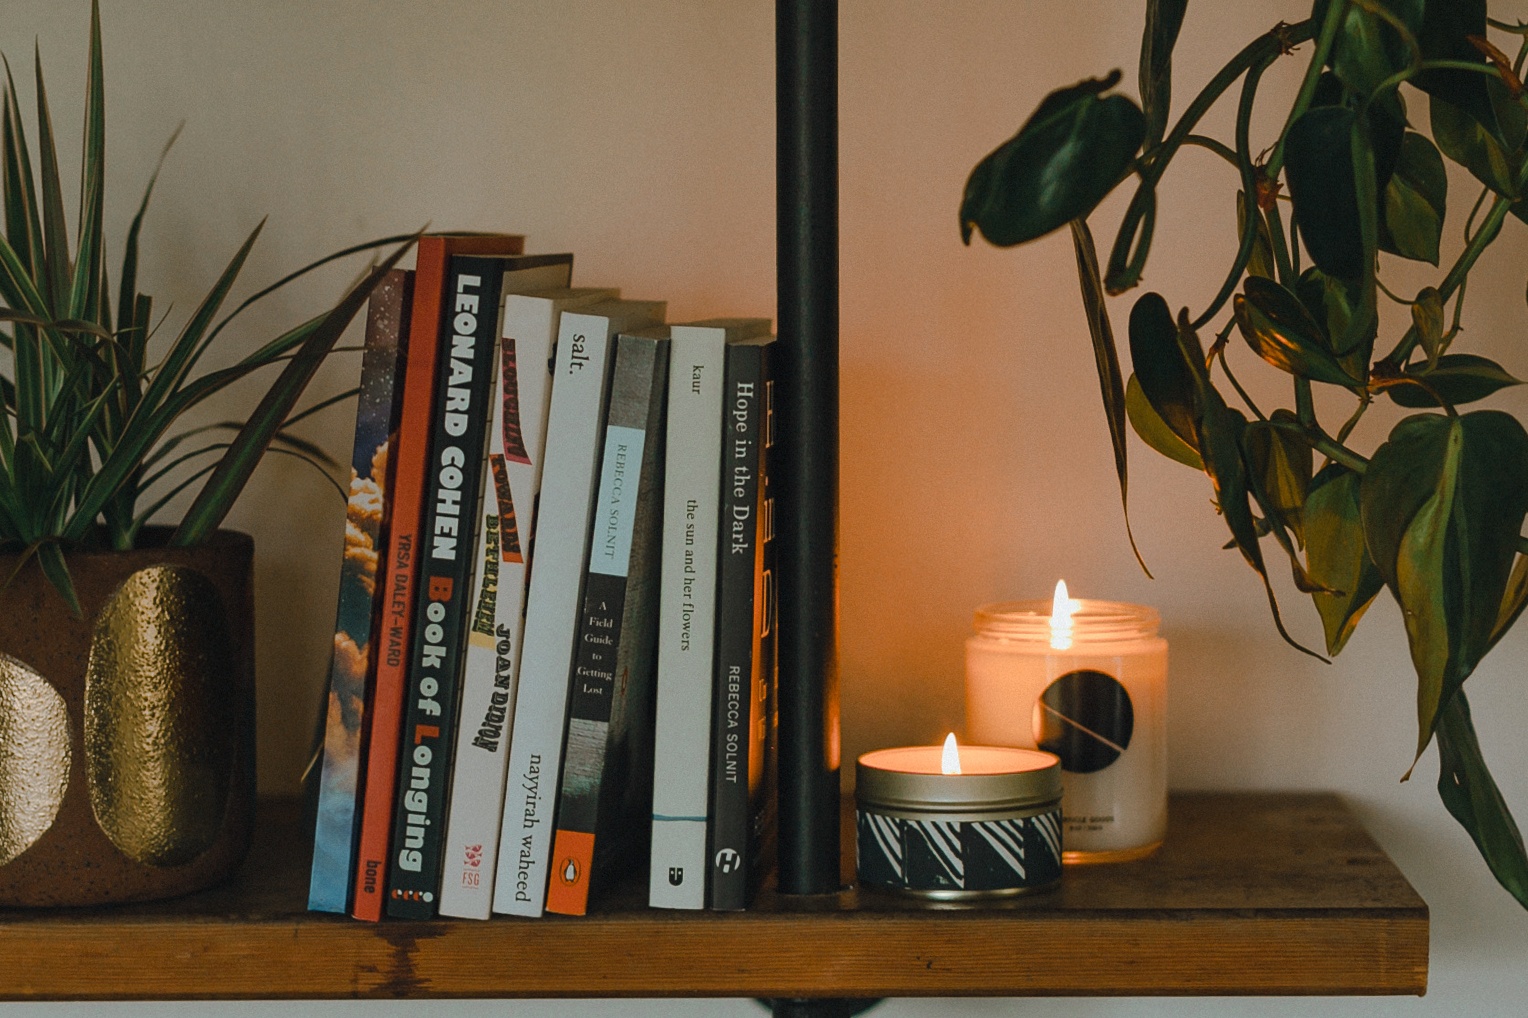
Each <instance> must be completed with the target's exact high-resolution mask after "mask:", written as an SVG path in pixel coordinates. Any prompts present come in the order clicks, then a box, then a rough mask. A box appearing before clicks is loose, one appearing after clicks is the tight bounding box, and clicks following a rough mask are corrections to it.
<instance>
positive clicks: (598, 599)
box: [546, 336, 668, 915]
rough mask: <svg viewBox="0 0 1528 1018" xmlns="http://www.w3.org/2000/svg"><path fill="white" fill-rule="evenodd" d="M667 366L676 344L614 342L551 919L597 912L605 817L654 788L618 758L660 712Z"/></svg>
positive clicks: (641, 764) (642, 765)
mask: <svg viewBox="0 0 1528 1018" xmlns="http://www.w3.org/2000/svg"><path fill="white" fill-rule="evenodd" d="M667 368H668V340H667V339H649V338H644V337H638V336H621V337H620V338H619V339H618V340H617V345H616V353H615V368H614V370H613V373H612V376H611V382H610V405H609V411H608V414H607V423H606V426H605V441H604V454H603V457H602V462H601V467H600V479H599V489H598V491H599V494H598V498H597V499H596V501H595V511H594V523H593V526H592V528H591V530H590V537H589V554H588V556H587V559H588V567H587V568H586V570H585V573H584V596H583V611H582V613H581V615H580V622H579V629H578V637H577V642H576V651H575V654H576V656H575V659H574V665H573V675H572V679H571V686H572V692H571V695H570V697H569V705H568V732H567V741H566V748H565V749H564V751H563V765H562V786H561V790H560V793H559V797H558V805H557V830H556V832H555V834H554V835H553V838H552V867H551V879H550V882H549V885H548V890H547V900H546V908H547V911H549V912H557V913H561V914H563V915H583V914H584V913H585V912H587V911H588V907H589V888H590V884H591V882H592V880H593V878H594V873H595V866H596V863H595V858H596V847H597V839H598V838H599V836H600V829H601V827H602V826H605V825H608V823H609V819H608V817H607V816H602V815H601V814H602V812H605V813H608V812H609V811H611V810H613V809H615V808H617V807H616V805H615V804H616V803H617V802H620V801H622V800H624V799H625V795H624V794H623V793H624V790H625V788H624V786H626V785H627V784H628V783H635V784H637V785H645V783H646V782H645V780H644V776H643V775H642V774H639V773H636V771H639V770H640V771H645V770H647V769H648V767H649V765H648V764H647V763H646V762H645V761H640V760H632V759H617V754H616V753H615V752H613V749H612V743H613V742H614V741H616V739H617V738H618V737H620V736H626V737H627V742H626V743H625V744H626V745H628V746H629V737H630V736H631V734H632V728H633V721H634V718H633V715H645V714H646V713H647V711H646V710H645V709H644V706H643V705H644V704H650V703H651V691H652V671H653V662H652V653H651V652H652V637H653V633H652V628H653V624H654V622H655V620H656V617H657V603H656V601H655V593H656V591H655V589H654V588H655V580H656V571H657V561H656V559H657V537H658V523H659V519H660V514H659V511H658V490H659V488H660V487H661V479H660V477H659V472H660V471H661V470H662V462H663V461H662V439H663V436H662V412H663V403H664V396H665V392H664V389H665V387H666V382H667ZM638 723H639V724H641V725H642V726H643V728H644V729H645V730H646V731H647V732H650V730H651V728H650V724H649V723H648V722H646V720H645V719H644V720H642V721H641V722H638ZM649 739H650V736H649ZM643 741H648V740H643ZM648 759H649V760H650V759H651V757H650V756H649V757H648ZM607 800H608V801H609V805H607V806H604V807H603V808H602V802H605V801H607ZM607 836H608V835H607ZM598 847H599V848H600V849H601V854H606V851H607V850H606V847H605V846H598Z"/></svg>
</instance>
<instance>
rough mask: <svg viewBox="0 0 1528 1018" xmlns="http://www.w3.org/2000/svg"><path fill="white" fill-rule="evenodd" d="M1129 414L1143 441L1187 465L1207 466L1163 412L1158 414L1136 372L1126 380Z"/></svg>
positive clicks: (1197, 468)
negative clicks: (1142, 388)
mask: <svg viewBox="0 0 1528 1018" xmlns="http://www.w3.org/2000/svg"><path fill="white" fill-rule="evenodd" d="M1125 416H1126V417H1127V418H1128V419H1129V421H1130V426H1131V427H1132V428H1134V429H1135V433H1136V434H1137V435H1138V436H1140V439H1141V441H1143V442H1145V443H1146V444H1147V445H1148V446H1150V447H1151V448H1153V449H1155V450H1156V451H1157V452H1159V453H1161V454H1162V455H1163V456H1166V457H1167V458H1168V459H1171V460H1177V461H1178V462H1179V463H1182V464H1183V465H1184V466H1186V467H1193V468H1194V469H1195V470H1203V469H1204V460H1202V459H1200V458H1199V453H1197V452H1196V451H1194V447H1193V446H1191V445H1189V444H1188V443H1187V442H1185V441H1184V440H1183V439H1181V438H1179V437H1178V436H1177V435H1176V434H1175V433H1174V432H1173V429H1172V428H1169V427H1168V426H1167V422H1166V421H1164V420H1162V415H1161V414H1159V413H1157V409H1156V407H1154V406H1152V405H1151V401H1150V400H1148V399H1147V398H1146V393H1145V392H1143V391H1142V390H1141V383H1140V380H1139V379H1137V378H1136V377H1135V375H1133V374H1132V375H1131V376H1130V380H1129V381H1128V382H1126V383H1125Z"/></svg>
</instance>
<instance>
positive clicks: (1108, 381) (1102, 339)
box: [1072, 219, 1151, 576]
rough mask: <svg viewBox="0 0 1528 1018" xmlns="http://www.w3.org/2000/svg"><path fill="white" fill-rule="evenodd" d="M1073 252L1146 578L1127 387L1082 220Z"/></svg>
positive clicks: (1122, 495) (1122, 491) (1123, 499)
mask: <svg viewBox="0 0 1528 1018" xmlns="http://www.w3.org/2000/svg"><path fill="white" fill-rule="evenodd" d="M1072 249H1073V251H1074V253H1075V254H1076V255H1077V280H1078V284H1079V285H1080V286H1081V287H1082V309H1083V312H1084V313H1085V314H1086V315H1087V319H1088V332H1089V333H1091V334H1092V337H1093V361H1094V364H1095V365H1096V367H1097V368H1098V387H1099V389H1100V390H1101V392H1102V393H1103V400H1104V419H1105V420H1106V421H1108V423H1109V441H1110V443H1111V444H1112V445H1113V446H1114V472H1115V474H1116V475H1118V477H1119V499H1120V503H1121V504H1122V505H1123V506H1124V510H1125V534H1126V536H1128V537H1129V538H1130V550H1131V551H1134V552H1135V560H1136V561H1137V562H1139V563H1140V564H1141V569H1142V571H1144V572H1145V573H1146V575H1147V576H1150V575H1151V570H1150V569H1147V568H1146V560H1145V559H1143V558H1141V553H1140V550H1139V549H1137V548H1136V546H1135V534H1133V533H1132V532H1131V530H1130V479H1129V470H1128V469H1127V466H1126V456H1125V383H1124V380H1123V378H1122V377H1121V376H1120V369H1119V353H1118V352H1117V351H1116V350H1115V347H1114V327H1113V326H1112V325H1110V324H1109V309H1108V307H1107V306H1106V305H1105V303H1104V283H1103V280H1102V279H1100V278H1099V274H1098V251H1097V249H1096V248H1094V246H1093V234H1092V232H1091V231H1090V230H1089V229H1088V224H1087V223H1086V222H1085V221H1083V220H1081V219H1074V220H1072Z"/></svg>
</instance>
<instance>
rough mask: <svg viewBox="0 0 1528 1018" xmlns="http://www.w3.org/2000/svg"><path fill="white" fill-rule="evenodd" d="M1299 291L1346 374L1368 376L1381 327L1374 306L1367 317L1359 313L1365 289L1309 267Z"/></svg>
mask: <svg viewBox="0 0 1528 1018" xmlns="http://www.w3.org/2000/svg"><path fill="white" fill-rule="evenodd" d="M1296 289H1297V291H1298V293H1299V295H1300V303H1302V304H1304V305H1305V308H1306V310H1308V311H1309V312H1310V313H1311V314H1312V315H1313V316H1314V317H1315V319H1316V321H1318V322H1320V323H1321V325H1322V326H1323V327H1324V328H1325V335H1326V337H1327V342H1328V343H1330V344H1331V350H1332V351H1333V352H1334V353H1335V354H1336V355H1337V359H1338V363H1339V364H1341V365H1342V369H1343V371H1344V372H1346V373H1347V374H1349V375H1351V376H1352V377H1354V378H1366V377H1368V371H1369V357H1370V355H1371V354H1372V352H1373V350H1374V339H1375V337H1376V336H1377V335H1378V333H1379V324H1378V317H1377V316H1376V315H1375V314H1374V308H1373V306H1372V305H1370V306H1369V307H1368V313H1367V314H1365V315H1362V316H1360V314H1359V311H1360V308H1362V307H1363V306H1364V305H1363V301H1364V297H1363V290H1362V288H1361V287H1359V286H1357V285H1356V284H1353V283H1348V282H1346V281H1345V280H1342V279H1338V278H1337V277H1336V276H1329V275H1327V274H1326V273H1324V272H1322V271H1321V270H1320V269H1317V268H1309V269H1306V270H1305V271H1304V272H1302V273H1301V274H1300V282H1299V283H1298V284H1297V285H1296Z"/></svg>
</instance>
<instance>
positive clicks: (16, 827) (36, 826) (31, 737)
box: [0, 654, 70, 866]
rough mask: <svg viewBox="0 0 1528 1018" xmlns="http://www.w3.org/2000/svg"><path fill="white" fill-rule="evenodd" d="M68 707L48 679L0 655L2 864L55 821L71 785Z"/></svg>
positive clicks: (0, 832) (32, 841) (0, 821)
mask: <svg viewBox="0 0 1528 1018" xmlns="http://www.w3.org/2000/svg"><path fill="white" fill-rule="evenodd" d="M69 758H70V754H69V710H68V708H67V707H66V706H65V705H64V701H63V698H62V697H60V696H59V695H58V692H57V691H56V690H55V689H54V688H53V687H52V686H51V685H49V684H48V682H47V680H46V679H44V678H43V677H42V676H41V675H38V674H37V673H36V672H35V671H33V670H32V669H31V668H28V667H27V666H26V665H24V664H22V663H21V662H20V661H17V660H16V659H15V658H13V657H10V656H8V655H5V654H0V866H4V865H5V864H6V863H8V862H10V861H11V860H12V859H14V858H16V857H17V856H19V855H20V854H21V853H22V852H25V851H26V850H27V849H28V848H30V847H31V846H32V844H33V843H34V842H35V841H37V839H38V838H40V837H42V836H43V835H44V834H46V833H47V831H48V828H50V827H52V826H53V818H54V817H56V816H57V815H58V808H59V806H60V805H62V804H63V801H64V793H65V792H66V791H68V788H69Z"/></svg>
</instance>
